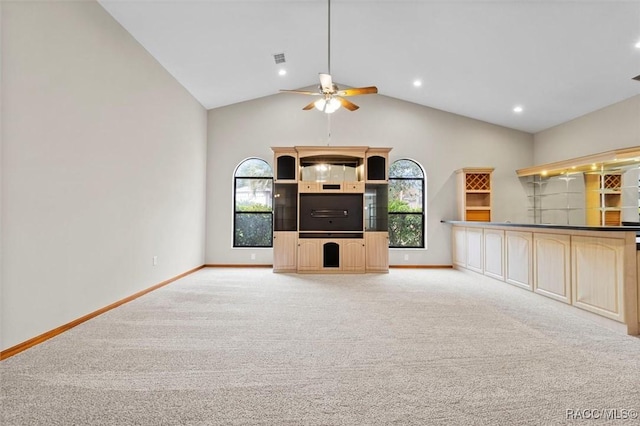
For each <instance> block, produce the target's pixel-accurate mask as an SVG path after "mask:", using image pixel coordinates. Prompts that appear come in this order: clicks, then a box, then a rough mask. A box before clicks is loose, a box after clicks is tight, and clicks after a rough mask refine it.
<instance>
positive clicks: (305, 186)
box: [298, 182, 318, 192]
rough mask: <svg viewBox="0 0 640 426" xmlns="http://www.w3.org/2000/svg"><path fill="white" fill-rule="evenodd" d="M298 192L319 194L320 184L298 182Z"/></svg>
mask: <svg viewBox="0 0 640 426" xmlns="http://www.w3.org/2000/svg"><path fill="white" fill-rule="evenodd" d="M298 192H318V182H298Z"/></svg>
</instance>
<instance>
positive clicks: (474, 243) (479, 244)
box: [466, 228, 484, 273]
mask: <svg viewBox="0 0 640 426" xmlns="http://www.w3.org/2000/svg"><path fill="white" fill-rule="evenodd" d="M482 237H483V234H482V228H467V241H466V242H467V269H470V270H472V271H475V272H480V273H483V272H484V268H483V267H484V265H483V262H484V259H483V252H484V245H483V241H482V239H483V238H482Z"/></svg>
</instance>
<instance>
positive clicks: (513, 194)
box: [206, 94, 533, 265]
mask: <svg viewBox="0 0 640 426" xmlns="http://www.w3.org/2000/svg"><path fill="white" fill-rule="evenodd" d="M353 100H354V101H355V102H356V103H357V104H359V105H360V106H361V109H360V110H358V111H355V112H348V111H346V110H339V111H338V112H336V113H335V114H333V115H332V116H330V120H331V130H332V131H331V140H330V144H331V145H336V146H345V145H365V146H374V147H392V148H393V150H392V151H391V161H394V160H397V159H400V158H411V159H413V160H415V161H417V162H419V163H420V164H421V165H422V166H423V167H424V168H425V170H426V173H427V246H428V249H427V250H397V249H394V250H392V251H391V254H390V261H391V264H411V265H417V264H431V265H449V264H451V254H450V252H451V243H450V240H451V237H450V227H449V225H444V224H441V223H440V220H441V219H455V214H456V186H455V173H454V172H455V170H456V169H459V168H462V167H473V166H476V167H481V166H490V167H495V172H494V194H495V195H494V205H495V209H494V220H495V221H506V220H510V221H512V222H526V221H527V220H529V219H528V214H527V198H526V192H525V190H524V189H523V187H522V185H521V183H520V181H519V180H518V178H517V176H516V173H515V170H516V169H519V168H523V167H529V166H531V164H532V163H531V160H532V157H533V136H532V135H530V134H528V133H523V132H519V131H516V130H511V129H506V128H503V127H499V126H495V125H492V124H488V123H484V122H480V121H477V120H473V119H470V118H465V117H462V116H459V115H454V114H450V113H447V112H443V111H439V110H435V109H432V108H427V107H423V106H419V105H416V104H413V103H408V102H403V101H400V100H397V99H394V98H389V97H386V96H382V95H369V96H361V97H357V98H353ZM309 101H310V99H309V97H305V96H301V95H292V94H278V95H273V96H269V97H265V98H261V99H256V100H253V101H248V102H243V103H240V104H236V105H231V106H228V107H224V108H218V109H213V110H210V111H209V113H208V115H209V127H208V151H207V238H206V263H208V264H250V263H258V264H269V263H271V262H272V250H271V249H246V248H243V249H233V248H232V241H233V240H232V205H231V201H232V188H233V171H234V168H235V167H236V166H237V164H238V163H240V162H241V161H242V160H244V159H245V158H247V157H252V156H256V157H260V158H263V159H265V160H267V161H268V162H269V163H270V164H272V165H273V158H272V155H273V154H272V152H271V149H270V147H271V146H294V145H327V142H328V132H327V130H328V125H327V120H328V117H327V116H326V115H324V114H322V113H320V112H318V111H315V110H314V111H302V110H301V108H302V107H303V106H304V105H306V104H307V103H308V102H309ZM252 253H254V254H256V259H255V260H251V254H252ZM405 254H408V255H409V259H408V260H405V259H404V255H405Z"/></svg>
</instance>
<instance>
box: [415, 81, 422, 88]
mask: <svg viewBox="0 0 640 426" xmlns="http://www.w3.org/2000/svg"><path fill="white" fill-rule="evenodd" d="M413 85H414V86H415V87H420V86H422V82H421V81H420V80H414V81H413Z"/></svg>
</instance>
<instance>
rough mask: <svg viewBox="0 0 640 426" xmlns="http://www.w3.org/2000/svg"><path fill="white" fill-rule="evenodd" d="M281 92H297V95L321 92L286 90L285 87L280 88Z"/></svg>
mask: <svg viewBox="0 0 640 426" xmlns="http://www.w3.org/2000/svg"><path fill="white" fill-rule="evenodd" d="M280 91H281V92H286V93H297V94H299V95H321V94H322V93H318V92H310V91H308V90H286V89H280Z"/></svg>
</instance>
